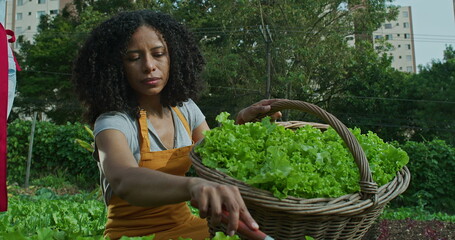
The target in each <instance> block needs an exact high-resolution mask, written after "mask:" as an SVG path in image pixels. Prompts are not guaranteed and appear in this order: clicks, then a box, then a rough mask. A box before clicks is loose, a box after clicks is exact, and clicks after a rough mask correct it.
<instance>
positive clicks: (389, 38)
mask: <svg viewBox="0 0 455 240" xmlns="http://www.w3.org/2000/svg"><path fill="white" fill-rule="evenodd" d="M385 40H393V35H392V34H386V35H385Z"/></svg>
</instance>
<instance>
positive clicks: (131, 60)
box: [127, 57, 139, 62]
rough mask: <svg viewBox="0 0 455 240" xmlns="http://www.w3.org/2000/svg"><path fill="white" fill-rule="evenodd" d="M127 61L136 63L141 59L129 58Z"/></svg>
mask: <svg viewBox="0 0 455 240" xmlns="http://www.w3.org/2000/svg"><path fill="white" fill-rule="evenodd" d="M127 59H128V61H130V62H134V61H137V60H139V57H128V58H127Z"/></svg>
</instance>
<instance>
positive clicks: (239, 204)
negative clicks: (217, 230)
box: [189, 178, 259, 236]
mask: <svg viewBox="0 0 455 240" xmlns="http://www.w3.org/2000/svg"><path fill="white" fill-rule="evenodd" d="M189 190H190V194H191V204H192V205H193V206H196V207H197V208H198V209H199V216H200V217H201V218H206V217H208V216H210V217H211V221H213V223H215V224H219V223H220V222H221V218H222V213H223V210H224V211H227V212H228V213H229V214H228V215H229V216H228V226H227V233H228V234H229V235H231V236H232V235H234V234H235V232H236V231H237V228H238V225H239V220H242V221H243V222H244V223H245V224H246V225H247V226H248V227H249V228H250V229H252V230H257V229H259V226H258V224H257V223H256V221H254V219H253V217H251V215H250V213H249V212H248V209H247V208H246V205H245V203H244V202H243V199H242V196H241V195H240V191H239V189H238V188H237V187H236V186H231V185H224V184H218V183H214V182H210V181H207V180H205V179H202V178H192V179H190V184H189Z"/></svg>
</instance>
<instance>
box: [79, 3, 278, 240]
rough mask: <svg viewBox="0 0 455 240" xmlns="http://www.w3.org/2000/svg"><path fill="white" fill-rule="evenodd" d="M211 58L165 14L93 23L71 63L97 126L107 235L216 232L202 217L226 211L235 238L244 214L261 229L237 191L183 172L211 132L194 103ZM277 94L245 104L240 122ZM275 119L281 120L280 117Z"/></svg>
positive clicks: (267, 105)
mask: <svg viewBox="0 0 455 240" xmlns="http://www.w3.org/2000/svg"><path fill="white" fill-rule="evenodd" d="M203 65H204V60H203V58H202V55H201V53H200V51H199V48H198V47H197V44H196V42H195V41H194V39H193V38H192V36H191V34H190V33H189V32H188V31H187V30H186V29H185V27H184V26H183V25H181V24H180V23H178V22H176V21H175V20H174V19H173V18H171V17H170V16H168V15H165V14H162V13H157V12H153V11H149V10H140V11H133V12H124V13H120V14H119V15H117V16H115V17H113V18H111V19H109V20H107V21H105V22H103V23H102V24H100V26H98V27H97V28H95V29H94V30H93V31H92V33H91V34H90V36H89V38H88V39H87V40H86V42H85V44H84V45H83V46H82V48H81V50H80V52H79V56H78V58H77V59H76V61H75V64H74V73H73V79H74V83H75V87H76V91H77V93H78V95H79V98H80V100H81V101H82V102H83V104H84V105H85V106H86V107H87V113H86V117H87V120H88V122H89V123H90V124H94V134H95V144H96V151H95V153H94V157H95V158H96V159H97V161H98V166H99V168H100V173H101V186H102V190H103V194H104V198H105V202H106V204H107V206H108V221H107V224H106V229H105V236H106V237H109V238H111V239H118V238H120V237H121V236H146V235H150V234H156V236H155V239H165V240H168V239H171V238H173V239H177V238H178V237H185V238H192V239H205V238H207V237H209V233H208V228H207V223H206V221H205V220H203V219H201V218H198V217H195V216H194V215H192V214H191V213H190V211H189V208H188V206H187V204H186V201H190V200H191V202H192V203H194V204H197V205H198V208H199V210H200V216H201V217H202V218H205V217H207V216H210V217H211V219H212V220H213V221H215V222H220V219H221V211H222V209H224V210H226V211H228V212H229V224H228V234H230V235H233V234H234V233H235V231H236V229H237V226H238V222H239V220H240V219H241V220H242V221H244V222H245V223H246V224H247V225H248V226H249V227H250V228H251V229H258V225H257V224H256V223H255V221H254V220H253V218H252V217H251V215H250V214H249V212H248V210H247V209H246V207H245V204H244V202H243V200H242V198H241V195H240V194H239V191H238V189H237V188H236V187H233V186H227V185H220V184H217V183H213V182H209V181H207V180H204V179H201V178H197V177H185V173H186V172H187V171H188V169H189V167H190V165H191V161H190V159H189V151H190V149H191V146H192V143H193V142H196V141H198V140H200V139H202V138H203V132H204V131H206V130H209V127H208V125H207V123H206V121H205V117H204V115H203V114H202V113H201V111H200V109H199V108H198V107H197V106H196V104H195V103H194V102H193V101H192V100H191V99H192V98H194V97H196V94H197V93H198V90H199V89H200V85H201V84H200V78H199V74H200V72H201V71H202V68H203ZM271 102H273V100H263V101H261V102H259V103H257V104H253V105H252V106H250V107H248V108H245V109H243V110H242V111H240V112H239V114H238V116H237V122H238V123H239V124H242V123H245V122H247V121H250V120H253V119H254V118H255V117H256V116H257V115H258V114H260V113H266V112H268V111H269V110H270V103H271ZM273 117H275V118H276V117H279V114H276V115H275V116H273Z"/></svg>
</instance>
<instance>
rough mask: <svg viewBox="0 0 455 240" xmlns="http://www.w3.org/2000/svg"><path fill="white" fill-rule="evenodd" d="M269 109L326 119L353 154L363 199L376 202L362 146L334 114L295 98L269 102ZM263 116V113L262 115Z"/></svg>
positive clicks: (374, 187)
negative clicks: (301, 113)
mask: <svg viewBox="0 0 455 240" xmlns="http://www.w3.org/2000/svg"><path fill="white" fill-rule="evenodd" d="M271 107H272V108H271V110H270V111H269V113H268V114H270V113H274V112H278V111H281V110H284V109H296V110H300V111H303V112H307V113H310V114H313V115H315V116H317V117H319V118H321V119H322V120H324V121H326V122H327V123H328V124H329V125H330V126H332V127H333V129H335V131H336V132H337V133H338V135H340V137H341V138H342V139H343V141H344V142H345V143H346V145H347V147H348V148H349V151H350V152H351V153H352V155H353V156H354V160H355V162H356V164H357V167H358V168H359V170H360V181H359V185H360V191H361V193H362V198H363V199H369V198H371V199H372V200H373V203H374V205H375V203H377V192H378V186H377V184H376V183H375V182H374V181H373V177H372V175H371V171H370V166H369V164H368V160H367V158H366V156H365V153H364V152H363V149H362V147H361V146H360V144H359V142H358V141H357V139H356V138H355V137H354V135H353V134H352V133H351V132H350V131H349V129H348V128H347V127H346V126H345V125H344V124H343V123H342V122H341V121H340V120H338V119H337V118H336V117H335V116H333V115H332V114H330V113H328V112H326V111H325V110H323V109H322V108H320V107H318V106H316V105H314V104H311V103H307V102H303V101H297V100H279V101H277V102H274V103H272V104H271ZM264 116H265V115H264Z"/></svg>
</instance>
